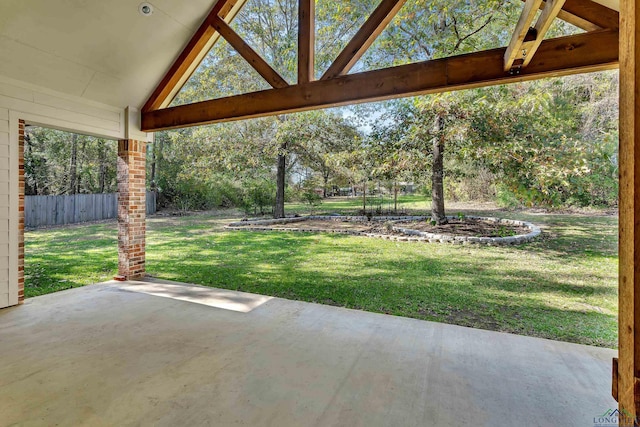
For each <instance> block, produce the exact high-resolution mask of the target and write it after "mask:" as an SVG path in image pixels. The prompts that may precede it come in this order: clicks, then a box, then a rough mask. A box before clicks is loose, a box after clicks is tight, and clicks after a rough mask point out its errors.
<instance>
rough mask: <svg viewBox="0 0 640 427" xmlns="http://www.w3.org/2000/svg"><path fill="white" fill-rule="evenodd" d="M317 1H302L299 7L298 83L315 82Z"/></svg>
mask: <svg viewBox="0 0 640 427" xmlns="http://www.w3.org/2000/svg"><path fill="white" fill-rule="evenodd" d="M315 8H316V2H315V0H300V3H299V5H298V83H308V82H310V81H313V80H314V77H315V75H314V73H315V71H314V64H315V39H316V38H315V34H316V25H315Z"/></svg>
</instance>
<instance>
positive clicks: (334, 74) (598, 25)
mask: <svg viewBox="0 0 640 427" xmlns="http://www.w3.org/2000/svg"><path fill="white" fill-rule="evenodd" d="M153 3H155V6H154V5H151V4H146V3H142V4H141V3H139V2H137V1H133V0H117V1H111V2H101V1H97V0H96V1H88V2H80V3H78V2H51V1H48V0H26V1H25V0H20V1H18V0H10V1H7V2H3V3H2V5H0V248H2V249H1V251H0V308H5V307H10V308H7V309H4V310H0V343H1V344H0V425H12V424H15V423H18V424H21V423H24V424H34V425H38V424H47V425H48V424H60V425H75V424H80V425H139V424H142V425H157V424H160V425H207V424H209V425H234V424H240V425H243V424H244V425H278V426H281V425H282V426H284V425H349V426H351V425H363V426H365V425H366V426H368V425H391V424H396V425H443V426H445V425H446V426H449V425H505V426H506V425H520V424H525V425H592V424H593V423H594V417H598V416H600V415H602V414H605V413H606V412H607V411H608V410H610V409H612V408H613V407H614V406H615V405H616V403H615V400H613V399H612V398H611V397H610V396H611V394H612V393H611V391H612V389H613V396H614V397H615V398H616V400H618V401H619V407H620V408H621V409H624V411H625V412H624V413H625V414H627V415H628V416H627V418H626V419H633V418H634V417H635V416H636V415H637V414H638V413H640V375H639V374H638V372H639V371H640V345H639V344H638V343H637V340H636V337H638V339H640V337H639V336H638V334H640V298H639V296H640V270H638V268H637V266H638V265H640V239H639V238H638V235H639V233H640V197H639V196H638V194H639V193H638V189H640V183H639V182H638V179H639V177H638V174H639V173H640V170H639V168H638V166H637V163H636V159H637V158H638V157H639V155H638V154H636V153H637V151H638V150H639V149H640V129H638V111H640V90H639V89H638V88H639V87H640V72H639V71H638V64H637V61H638V58H640V44H638V43H637V41H638V33H639V28H640V11H639V10H638V9H637V6H636V4H637V2H635V1H632V0H621V1H616V0H597V1H591V0H580V1H578V0H565V1H562V0H547V1H546V2H545V1H542V0H526V1H524V2H523V12H522V15H521V17H520V21H519V22H514V23H513V25H514V30H513V37H512V40H511V43H510V44H509V46H506V47H504V48H500V49H492V50H489V51H481V52H475V53H471V54H466V55H460V56H455V57H450V58H443V59H438V60H431V61H425V62H420V63H414V64H408V65H402V66H397V67H393V68H386V69H381V70H375V71H368V72H360V73H353V74H350V73H349V72H350V70H351V68H352V67H353V65H354V64H355V63H356V62H357V61H358V59H359V58H360V57H361V56H362V55H363V54H364V52H365V51H366V50H367V48H368V47H369V46H371V44H372V43H373V41H374V40H375V38H376V36H377V35H379V34H380V33H381V32H382V31H383V30H384V28H385V26H386V25H387V24H388V23H389V22H390V21H391V19H392V18H393V16H394V14H395V13H396V12H397V11H398V10H399V8H400V7H401V6H402V3H403V2H402V1H397V0H383V1H381V3H380V5H379V6H378V8H377V9H376V10H375V11H374V12H373V13H372V14H371V16H370V17H369V18H368V19H367V21H366V23H365V24H364V25H363V27H362V28H361V29H360V30H358V31H357V33H356V34H355V36H354V37H353V39H352V40H351V41H350V42H349V44H348V46H347V47H345V49H344V50H343V52H342V53H341V54H340V55H339V56H338V57H337V58H336V60H335V61H334V63H333V64H332V65H331V67H330V68H329V69H328V70H326V73H325V74H324V75H323V76H322V77H321V78H319V79H316V78H315V76H314V74H313V69H314V34H315V22H314V7H315V2H314V1H309V0H300V2H299V22H298V28H299V37H298V76H297V77H298V78H297V82H286V81H284V80H283V79H282V78H281V77H280V76H279V75H278V74H277V73H276V72H275V71H274V70H273V69H272V68H271V67H270V66H269V64H267V63H266V62H265V61H264V60H263V59H262V58H261V57H260V56H259V55H258V54H257V53H256V52H255V51H253V50H252V49H251V48H250V47H248V46H247V45H246V43H244V42H243V40H242V39H241V38H240V37H239V36H238V35H237V34H235V33H234V31H233V30H232V29H231V28H230V27H229V25H228V24H229V22H230V21H231V20H232V19H233V18H234V17H235V15H236V14H237V13H238V11H239V10H240V8H241V7H242V6H243V4H244V1H242V0H239V1H238V0H218V1H217V2H216V1H212V0H198V1H191V2H181V1H177V0H157V1H156V2H153ZM107 4H108V5H107ZM145 6H150V7H151V8H150V9H145ZM539 9H541V10H542V12H541V13H539V14H537V11H538V10H539ZM149 11H150V12H151V13H149ZM554 19H563V20H566V21H567V22H570V23H572V24H573V25H575V26H577V27H579V28H581V29H582V30H584V32H581V33H579V34H576V35H572V36H568V37H562V38H552V39H548V38H547V39H545V34H546V32H547V30H548V29H549V27H550V25H551V22H553V20H554ZM220 38H224V39H225V40H226V41H227V42H228V43H229V44H230V45H232V46H233V47H234V48H235V49H236V50H237V51H238V53H239V54H240V55H241V56H242V57H243V58H245V59H246V61H247V62H249V63H250V64H251V66H252V67H253V68H254V69H255V71H257V72H258V73H259V74H260V75H261V76H262V77H263V78H264V79H265V80H266V81H267V82H268V83H269V84H270V85H271V86H272V87H273V88H272V89H268V90H263V91H260V92H253V93H246V94H240V95H236V96H232V97H227V98H220V99H213V100H208V101H203V102H199V103H196V104H189V105H181V106H176V107H170V108H169V107H168V106H169V104H170V103H171V100H172V99H173V98H174V97H175V95H176V93H177V92H178V91H179V90H180V88H181V87H182V85H183V84H184V83H185V82H186V80H187V79H188V78H189V76H190V75H191V74H192V73H193V71H194V70H195V68H196V67H197V66H198V64H199V63H200V61H201V60H202V59H203V57H204V56H205V55H206V53H207V52H208V50H209V49H210V48H211V46H212V45H213V43H215V42H216V41H217V40H218V39H220ZM618 66H619V67H620V69H621V98H620V118H621V124H620V173H621V176H620V313H619V324H620V334H619V340H620V350H619V352H617V353H618V358H619V361H618V359H616V360H615V361H614V363H613V378H612V375H611V372H612V369H611V359H612V358H613V357H614V356H616V352H614V351H611V350H605V349H598V348H591V347H584V346H577V345H572V344H566V343H559V342H551V341H546V340H540V339H534V338H527V337H520V336H513V335H507V334H500V333H494V332H487V331H480V330H471V329H465V328H461V327H457V326H449V325H443V324H434V323H429V322H423V321H418V320H411V319H403V318H397V317H391V316H384V315H377V314H371V313H364V312H357V311H351V310H345V309H340V308H335V307H324V306H319V305H314V304H307V303H301V302H292V301H285V300H280V299H272V298H268V297H261V296H256V295H246V294H236V293H230V292H227V291H218V290H211V289H203V288H199V287H193V286H190V285H181V284H174V285H171V284H166V283H165V284H163V283H156V284H155V285H153V284H152V283H149V282H145V283H146V284H141V283H140V282H136V280H141V279H144V276H145V250H146V248H145V212H144V205H145V204H144V197H145V153H146V146H147V144H148V143H151V142H152V141H153V132H156V131H159V130H163V129H171V128H180V127H185V126H196V125H202V124H207V123H216V122H222V121H229V120H240V119H246V118H252V117H260V116H265V115H273V114H284V113H289V112H296V111H304V110H310V109H316V108H324V107H329V106H337V105H346V104H350V103H355V102H366V101H372V100H382V99H390V98H397V97H402V96H412V95H418V94H429V93H439V92H444V91H451V90H461V89H465V88H476V87H482V86H489V85H495V84H503V83H509V82H516V81H525V80H532V79H538V78H544V77H551V76H562V75H568V74H574V73H581V72H591V71H599V70H608V69H612V68H616V67H618ZM29 125H38V126H45V127H51V128H56V129H62V130H67V131H71V132H78V133H84V134H90V135H96V136H100V137H103V138H110V139H117V140H118V141H119V145H118V147H119V148H118V190H119V217H118V225H119V230H118V248H119V260H118V261H119V276H118V279H119V280H128V281H125V282H120V283H116V282H110V283H106V284H100V285H95V286H91V287H88V288H83V289H76V290H70V291H66V292H61V293H58V294H55V295H49V296H44V297H38V298H34V299H31V300H28V301H26V303H25V301H24V268H23V265H24V264H23V261H24V233H23V229H24V206H23V200H24V164H23V143H24V129H25V126H29ZM636 291H638V292H636ZM612 385H613V387H612ZM523 420H524V421H523Z"/></svg>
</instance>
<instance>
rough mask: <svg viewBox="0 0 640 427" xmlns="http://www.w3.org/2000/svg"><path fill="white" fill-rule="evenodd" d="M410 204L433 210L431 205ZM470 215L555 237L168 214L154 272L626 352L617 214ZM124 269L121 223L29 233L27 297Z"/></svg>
mask: <svg viewBox="0 0 640 427" xmlns="http://www.w3.org/2000/svg"><path fill="white" fill-rule="evenodd" d="M403 202H404V203H406V204H407V205H410V206H411V207H412V208H420V209H425V208H426V202H423V201H422V202H421V201H419V200H415V199H411V198H408V199H403ZM329 205H330V204H329V203H325V204H324V206H325V207H326V206H329ZM345 205H346V209H352V207H351V206H348V204H347V203H344V205H341V204H340V202H332V205H331V207H330V208H329V211H338V210H343V209H345V208H344V207H342V208H341V206H345ZM454 212H455V210H451V213H454ZM464 213H465V214H474V215H475V214H480V215H483V214H484V215H490V216H507V217H509V218H514V219H524V220H529V221H532V222H535V223H537V224H539V225H541V226H543V230H544V234H543V237H542V238H540V239H538V240H537V241H535V242H534V243H530V244H527V245H522V246H517V247H476V246H453V245H444V244H424V243H417V242H416V243H414V242H391V241H385V240H377V239H366V238H362V237H354V236H344V235H332V234H310V233H277V232H266V233H256V232H249V231H246V232H245V231H226V230H224V229H223V226H224V224H225V223H227V222H228V221H229V215H225V214H224V213H221V214H200V215H193V216H188V217H178V218H176V217H164V218H162V217H157V218H153V219H150V220H149V221H148V235H147V271H148V272H149V273H150V274H151V275H153V276H156V277H160V278H164V279H169V280H176V281H181V282H191V283H198V284H202V285H207V286H214V287H219V288H226V289H235V290H242V291H247V292H255V293H259V294H265V295H273V296H279V297H283V298H289V299H296V300H303V301H311V302H318V303H322V304H331V305H337V306H344V307H350V308H355V309H361V310H368V311H374V312H380V313H388V314H393V315H399V316H407V317H413V318H418V319H425V320H434V321H439V322H446V323H454V324H458V325H463V326H471V327H476V328H484V329H491V330H498V331H505V332H512V333H518V334H523V335H531V336H537V337H544V338H551V339H556V340H562V341H570V342H576V343H582V344H590V345H597V346H603V347H611V348H615V347H617V218H616V217H615V216H606V215H576V214H535V213H531V212H527V211H523V212H510V213H509V212H502V211H477V210H476V211H472V210H464ZM235 217H237V215H236V216H235ZM116 267H117V253H116V229H115V224H113V223H107V224H97V225H87V226H73V227H69V228H65V229H52V230H39V231H30V232H27V234H26V267H25V272H26V283H27V289H26V293H27V296H34V295H39V294H43V293H47V292H52V291H55V290H59V289H65V288H69V287H74V286H82V285H85V284H89V283H94V282H98V281H101V280H106V279H110V278H111V276H113V275H114V274H115V272H116Z"/></svg>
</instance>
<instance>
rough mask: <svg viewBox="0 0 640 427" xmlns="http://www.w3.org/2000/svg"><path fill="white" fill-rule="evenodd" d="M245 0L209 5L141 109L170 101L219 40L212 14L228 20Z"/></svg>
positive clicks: (167, 103)
mask: <svg viewBox="0 0 640 427" xmlns="http://www.w3.org/2000/svg"><path fill="white" fill-rule="evenodd" d="M245 2H246V0H219V1H218V2H217V3H216V4H215V5H214V6H213V8H212V9H211V12H209V14H208V15H207V17H206V18H205V20H204V21H203V22H202V24H201V25H200V27H199V28H198V30H197V31H196V33H195V34H194V35H193V37H191V40H189V42H188V43H187V45H186V46H185V48H184V49H183V50H182V52H181V53H180V55H178V57H177V58H176V60H175V61H174V63H173V64H172V65H171V67H170V68H169V71H167V73H166V74H165V76H164V77H163V79H162V80H161V81H160V83H159V84H158V86H157V87H156V89H155V90H154V91H153V93H152V94H151V96H150V97H149V99H148V100H147V102H146V103H145V104H144V106H143V107H142V111H153V110H157V109H160V108H165V107H166V106H167V105H169V104H170V103H171V101H172V100H173V98H174V97H175V96H176V94H177V93H178V92H179V91H180V89H181V88H182V86H183V85H184V84H185V83H186V82H187V80H189V77H191V75H192V74H193V72H194V71H195V70H196V68H198V65H200V62H202V60H203V59H204V57H205V56H206V55H207V53H208V52H209V50H210V49H211V48H212V47H213V45H214V44H215V43H216V42H217V41H218V38H219V34H218V32H217V31H216V30H215V29H214V28H212V27H211V22H212V20H213V19H214V18H216V17H220V18H222V19H223V20H224V21H226V22H231V21H232V20H233V18H235V16H236V15H237V13H238V12H239V11H240V9H241V8H242V6H244V3H245Z"/></svg>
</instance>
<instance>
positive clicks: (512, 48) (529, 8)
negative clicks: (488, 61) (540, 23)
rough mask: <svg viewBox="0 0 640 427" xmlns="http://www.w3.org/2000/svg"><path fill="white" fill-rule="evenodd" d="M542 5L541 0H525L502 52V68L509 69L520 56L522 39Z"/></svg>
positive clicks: (527, 32)
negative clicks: (504, 50)
mask: <svg viewBox="0 0 640 427" xmlns="http://www.w3.org/2000/svg"><path fill="white" fill-rule="evenodd" d="M540 6H542V0H526V2H525V4H524V9H523V10H522V13H521V14H520V18H519V19H518V23H517V24H516V29H515V31H514V32H513V36H511V41H510V42H509V46H507V51H506V52H505V53H504V70H505V71H509V70H511V68H512V67H513V65H514V63H515V62H516V61H517V60H519V59H520V58H521V57H522V47H523V44H524V40H525V38H526V37H527V34H529V31H530V29H531V24H532V23H533V20H534V19H536V15H537V14H538V10H540Z"/></svg>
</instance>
